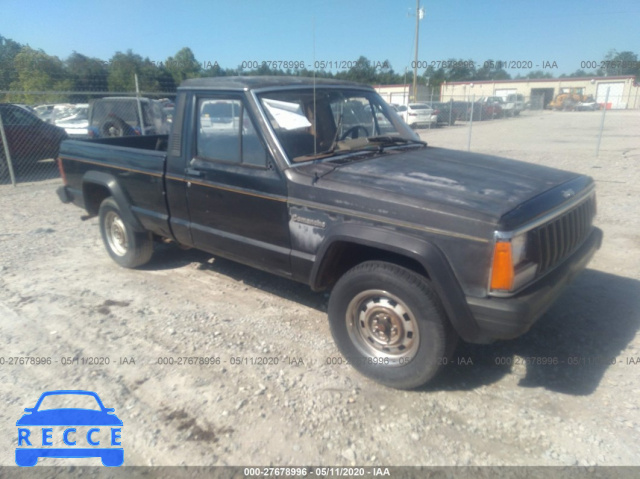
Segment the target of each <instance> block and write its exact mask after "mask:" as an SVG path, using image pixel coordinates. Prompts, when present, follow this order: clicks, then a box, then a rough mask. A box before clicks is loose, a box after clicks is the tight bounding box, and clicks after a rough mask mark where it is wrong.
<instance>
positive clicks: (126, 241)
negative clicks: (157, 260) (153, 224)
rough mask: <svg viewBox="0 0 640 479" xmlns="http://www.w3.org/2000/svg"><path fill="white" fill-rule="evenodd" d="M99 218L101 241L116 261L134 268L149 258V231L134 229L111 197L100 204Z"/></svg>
mask: <svg viewBox="0 0 640 479" xmlns="http://www.w3.org/2000/svg"><path fill="white" fill-rule="evenodd" d="M99 218H100V233H101V234H102V241H103V242H104V246H105V248H106V249H107V252H108V253H109V256H111V258H112V259H113V260H114V261H115V262H116V263H118V264H119V265H120V266H124V267H125V268H135V267H137V266H142V265H143V264H145V263H147V262H148V261H149V260H150V259H151V255H152V254H153V240H152V238H151V233H149V232H142V233H141V232H137V231H135V230H134V229H133V227H132V226H131V225H130V224H129V223H128V222H127V221H126V220H125V219H124V218H123V217H122V214H121V212H120V208H119V207H118V203H116V201H115V200H114V199H113V198H107V199H105V200H104V201H103V202H102V203H101V204H100V212H99Z"/></svg>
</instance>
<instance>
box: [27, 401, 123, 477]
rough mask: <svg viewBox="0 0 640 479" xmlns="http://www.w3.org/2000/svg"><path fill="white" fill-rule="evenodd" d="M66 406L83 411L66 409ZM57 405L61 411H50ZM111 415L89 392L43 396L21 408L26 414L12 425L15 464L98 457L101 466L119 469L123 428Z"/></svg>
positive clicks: (57, 409) (114, 416) (121, 458)
mask: <svg viewBox="0 0 640 479" xmlns="http://www.w3.org/2000/svg"><path fill="white" fill-rule="evenodd" d="M68 403H71V404H76V405H82V406H83V407H67V404H68ZM57 404H64V405H65V407H58V408H52V407H51V405H57ZM114 411H115V410H114V409H113V408H106V407H105V406H104V404H103V403H102V401H101V400H100V397H99V396H98V395H97V394H96V393H95V392H92V391H82V390H58V391H48V392H45V393H43V394H42V395H41V396H40V398H39V399H38V401H37V402H36V405H35V406H34V407H32V408H25V413H26V414H24V415H23V416H22V417H21V418H20V419H18V421H17V422H16V426H18V446H17V447H16V464H17V465H18V466H23V467H25V466H35V465H36V464H37V462H38V459H39V458H41V457H55V458H83V457H99V458H100V459H101V460H102V464H103V465H105V466H110V467H117V466H121V465H122V464H123V462H124V449H123V448H122V443H121V434H122V425H123V424H122V421H121V420H120V419H118V417H117V416H116V415H115V414H114ZM106 446H109V447H106Z"/></svg>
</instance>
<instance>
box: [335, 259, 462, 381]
mask: <svg viewBox="0 0 640 479" xmlns="http://www.w3.org/2000/svg"><path fill="white" fill-rule="evenodd" d="M329 322H330V326H331V333H332V335H333V338H334V340H335V342H336V345H337V346H338V348H339V349H340V352H341V353H342V354H343V355H344V356H345V358H346V359H347V360H348V361H349V363H350V364H351V365H353V367H354V368H355V369H357V370H358V371H359V372H360V373H362V374H364V375H365V376H367V377H369V378H371V379H373V380H375V381H377V382H379V383H381V384H384V385H385V386H390V387H393V388H398V389H412V388H416V387H419V386H422V385H423V384H425V383H427V382H428V381H429V380H430V379H431V378H433V377H434V376H435V374H436V373H437V372H438V370H439V369H440V367H441V366H442V365H443V364H446V363H447V361H446V359H445V358H447V355H448V354H451V353H452V352H453V347H454V346H455V343H456V340H457V336H456V334H455V331H454V330H453V328H452V327H451V324H450V323H449V321H448V319H447V317H446V314H445V312H444V310H443V308H442V305H441V304H440V300H439V298H438V296H437V295H436V293H435V291H434V290H433V287H432V286H431V284H430V282H429V281H428V280H427V279H426V278H425V277H423V276H421V275H419V274H417V273H415V272H413V271H411V270H409V269H406V268H403V267H401V266H397V265H395V264H392V263H386V262H382V261H367V262H365V263H362V264H360V265H358V266H355V267H354V268H352V269H351V270H349V271H348V272H347V273H345V274H344V275H343V276H342V277H341V278H340V280H338V282H337V283H336V285H335V287H334V289H333V291H332V293H331V297H330V299H329Z"/></svg>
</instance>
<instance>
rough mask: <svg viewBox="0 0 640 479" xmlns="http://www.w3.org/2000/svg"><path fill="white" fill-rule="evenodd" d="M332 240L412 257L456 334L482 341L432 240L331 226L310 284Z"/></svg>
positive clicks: (316, 278)
mask: <svg viewBox="0 0 640 479" xmlns="http://www.w3.org/2000/svg"><path fill="white" fill-rule="evenodd" d="M336 242H346V243H352V244H361V245H363V246H369V247H373V248H377V249H380V250H383V251H388V252H391V253H395V254H398V255H401V256H404V257H406V258H409V259H412V260H414V261H416V262H418V263H419V264H421V265H422V267H423V268H424V269H425V271H426V272H427V274H428V276H429V278H430V280H431V284H432V285H433V287H434V289H435V291H436V293H437V294H438V296H439V297H440V301H441V302H442V305H443V307H444V309H445V311H446V313H447V316H448V318H449V320H450V321H451V324H452V325H453V327H454V329H455V330H456V332H457V333H458V335H459V336H460V337H461V338H462V339H463V340H464V341H467V342H476V343H477V342H485V341H486V340H485V339H484V335H483V333H482V332H481V330H480V328H479V327H478V323H477V322H476V320H475V318H474V317H473V314H472V313H471V309H470V308H469V305H468V304H467V299H466V297H465V294H464V292H463V291H462V288H461V287H460V283H459V282H458V280H457V278H456V276H455V274H454V272H453V270H452V269H451V266H450V265H449V261H448V260H447V258H446V256H445V255H444V253H443V252H442V251H441V250H440V248H438V247H437V246H436V245H434V244H433V243H431V242H429V241H426V240H424V239H421V238H416V237H413V236H409V235H406V234H403V233H399V232H397V231H389V230H383V229H380V228H375V227H372V226H364V225H357V224H347V223H342V224H340V225H337V226H335V227H334V228H331V231H330V232H328V236H327V238H326V239H325V240H324V241H323V242H322V243H321V244H320V247H319V248H318V253H317V255H316V261H315V262H314V264H313V267H312V268H311V273H310V277H309V279H310V285H311V287H312V288H313V289H314V290H315V289H317V288H318V287H319V279H320V277H321V274H322V268H324V267H325V265H324V259H325V255H326V253H327V252H328V251H329V248H330V247H331V245H333V244H334V243H336Z"/></svg>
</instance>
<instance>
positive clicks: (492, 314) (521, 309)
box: [467, 228, 603, 339]
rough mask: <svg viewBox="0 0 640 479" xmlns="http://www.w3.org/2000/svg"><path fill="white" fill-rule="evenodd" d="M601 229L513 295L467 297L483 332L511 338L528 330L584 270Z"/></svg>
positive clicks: (596, 243)
mask: <svg viewBox="0 0 640 479" xmlns="http://www.w3.org/2000/svg"><path fill="white" fill-rule="evenodd" d="M602 237H603V234H602V230H600V229H599V228H593V231H592V232H591V233H590V234H589V236H588V237H587V239H586V240H585V242H584V243H583V244H582V246H580V248H578V250H577V251H576V252H575V253H573V255H571V256H570V257H568V258H567V259H566V260H565V261H564V262H563V263H562V264H561V265H560V266H558V267H557V268H556V269H555V270H553V271H552V272H550V273H549V274H547V275H546V276H544V277H542V278H540V279H539V280H538V281H536V282H535V283H534V284H532V285H531V286H530V287H528V288H526V289H524V290H523V291H522V292H520V293H518V294H517V295H515V296H513V297H510V298H495V297H487V298H473V297H467V303H468V304H469V308H470V309H471V313H472V315H473V316H474V318H475V320H476V322H477V324H478V326H479V328H480V330H481V331H482V332H483V335H486V336H487V337H489V338H491V339H511V338H515V337H518V336H520V335H522V334H524V333H526V332H527V331H528V330H529V329H530V328H531V326H533V324H534V323H535V322H536V321H537V320H538V319H539V318H540V317H541V316H542V315H543V314H544V312H545V311H546V310H547V309H548V308H549V307H550V306H551V305H552V304H553V302H554V301H555V300H556V299H557V298H558V297H559V296H560V294H561V293H562V291H563V290H564V288H565V286H566V285H567V284H569V283H570V282H571V281H572V280H573V278H574V277H575V276H576V275H577V274H578V273H580V271H582V270H583V269H584V268H585V267H586V266H587V264H588V263H589V261H590V260H591V258H592V257H593V255H594V254H595V252H596V251H597V250H598V249H599V248H600V246H601V244H602Z"/></svg>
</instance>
